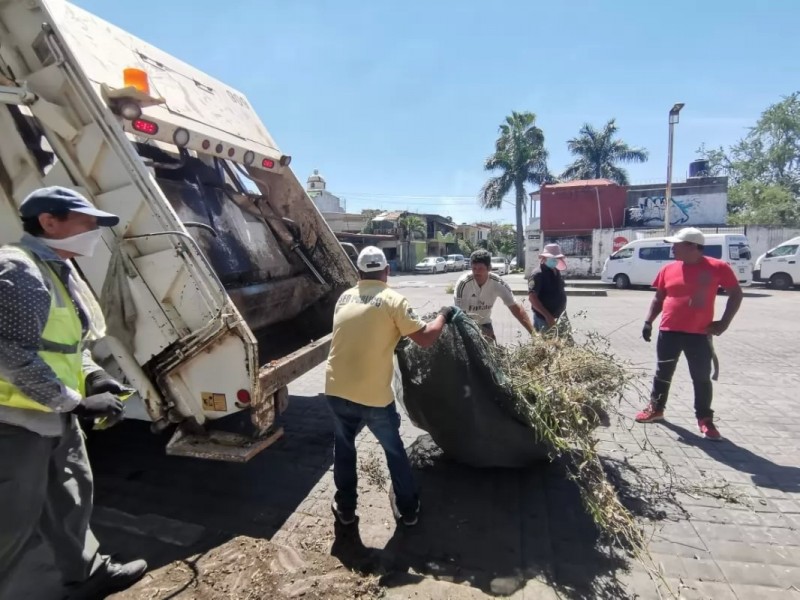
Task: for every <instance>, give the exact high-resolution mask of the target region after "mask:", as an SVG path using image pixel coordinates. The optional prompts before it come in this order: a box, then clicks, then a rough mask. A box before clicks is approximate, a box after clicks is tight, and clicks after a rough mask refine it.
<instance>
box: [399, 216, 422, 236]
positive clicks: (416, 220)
mask: <svg viewBox="0 0 800 600" xmlns="http://www.w3.org/2000/svg"><path fill="white" fill-rule="evenodd" d="M397 224H398V225H399V226H400V227H402V228H403V229H404V230H405V232H406V235H407V236H408V238H407V239H409V240H413V239H414V234H415V233H419V234H421V235H422V237H423V238H424V237H425V234H426V233H427V232H428V224H427V223H426V222H425V219H423V218H422V217H419V216H417V215H406V216H405V217H400V219H398V221H397Z"/></svg>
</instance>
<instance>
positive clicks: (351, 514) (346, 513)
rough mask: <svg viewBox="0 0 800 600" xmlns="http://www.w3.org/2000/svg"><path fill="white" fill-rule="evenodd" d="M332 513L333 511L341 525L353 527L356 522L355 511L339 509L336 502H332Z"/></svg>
mask: <svg viewBox="0 0 800 600" xmlns="http://www.w3.org/2000/svg"><path fill="white" fill-rule="evenodd" d="M331 511H333V516H334V517H336V520H337V521H338V522H339V524H340V525H345V526H346V525H352V524H353V523H355V522H356V519H357V517H356V511H355V509H352V510H342V509H340V508H339V505H338V504H336V500H334V501H333V502H331Z"/></svg>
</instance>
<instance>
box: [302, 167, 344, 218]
mask: <svg viewBox="0 0 800 600" xmlns="http://www.w3.org/2000/svg"><path fill="white" fill-rule="evenodd" d="M306 192H307V193H308V195H309V196H310V197H311V199H312V200H313V201H314V204H316V205H317V208H318V209H319V211H320V212H321V213H323V214H325V213H343V212H345V210H344V208H343V207H342V201H341V200H340V199H339V197H338V196H334V195H333V194H331V193H330V192H329V191H328V190H327V189H326V183H325V178H324V177H323V176H322V175H320V174H319V171H318V170H317V169H314V173H313V174H312V175H311V176H310V177H309V178H308V182H307V183H306Z"/></svg>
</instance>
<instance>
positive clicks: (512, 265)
mask: <svg viewBox="0 0 800 600" xmlns="http://www.w3.org/2000/svg"><path fill="white" fill-rule="evenodd" d="M508 268H509V269H516V268H517V257H516V256H515V257H514V258H512V259H511V262H510V263H508Z"/></svg>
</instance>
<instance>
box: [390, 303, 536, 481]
mask: <svg viewBox="0 0 800 600" xmlns="http://www.w3.org/2000/svg"><path fill="white" fill-rule="evenodd" d="M396 355H397V365H398V373H397V375H398V377H396V378H395V395H396V397H397V400H398V401H399V402H400V403H401V404H402V405H403V406H404V408H405V410H406V412H407V413H408V416H409V418H410V419H411V421H412V422H413V423H414V424H415V425H416V426H417V427H419V428H420V429H424V430H425V431H427V432H428V433H429V434H430V435H431V437H432V438H433V440H434V441H435V442H436V444H437V445H438V446H439V447H440V448H441V449H442V451H443V452H444V453H445V455H446V456H448V457H449V458H451V459H453V460H456V461H458V462H461V463H464V464H467V465H471V466H474V467H510V468H516V467H523V466H526V465H529V464H531V463H534V462H537V461H541V460H546V459H547V448H546V446H545V445H544V444H542V443H541V442H539V441H538V440H537V438H536V433H535V431H534V430H533V429H532V428H531V426H530V425H529V424H527V423H526V422H525V420H524V419H523V418H522V417H521V416H520V415H519V406H518V404H517V403H518V402H519V400H518V399H515V397H514V394H513V393H512V390H511V387H510V385H509V382H508V381H507V378H506V377H505V375H504V373H503V370H502V367H501V361H500V360H499V358H498V356H497V354H496V352H495V351H493V350H492V349H491V348H490V347H489V342H488V341H487V340H486V339H485V338H484V337H483V336H482V334H481V332H480V329H479V328H478V326H477V325H476V324H475V322H474V321H472V320H471V319H470V318H469V317H468V316H467V315H465V314H464V313H459V314H457V315H456V317H455V318H454V319H453V322H452V323H450V324H448V325H446V326H445V329H444V331H443V333H442V336H441V337H440V338H439V340H438V341H437V342H436V343H435V344H434V345H433V346H431V347H430V348H421V347H419V346H417V345H416V344H414V343H413V342H410V341H409V340H404V341H402V342H401V343H400V345H399V346H398V348H397V352H396ZM529 400H530V399H529Z"/></svg>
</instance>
